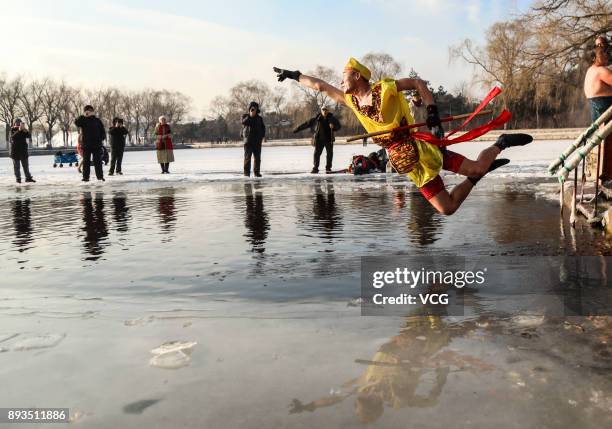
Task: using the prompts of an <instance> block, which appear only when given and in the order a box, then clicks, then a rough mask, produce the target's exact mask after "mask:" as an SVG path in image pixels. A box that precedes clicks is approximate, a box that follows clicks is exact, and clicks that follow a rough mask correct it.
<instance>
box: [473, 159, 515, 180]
mask: <svg viewBox="0 0 612 429" xmlns="http://www.w3.org/2000/svg"><path fill="white" fill-rule="evenodd" d="M509 162H510V160H509V159H507V158H499V159H496V160H495V161H493V162H492V163H491V166H490V167H489V169H488V170H487V173H490V172H491V171H493V170H496V169H498V168H499V167H503V166H504V165H506V164H508V163H509ZM487 173H485V174H484V175H482V176H480V177H468V180H469V181H470V182H472V185H476V183H478V182H479V181H480V179H482V178H483V177H484V176H486V175H487Z"/></svg>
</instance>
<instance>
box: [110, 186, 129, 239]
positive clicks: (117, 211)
mask: <svg viewBox="0 0 612 429" xmlns="http://www.w3.org/2000/svg"><path fill="white" fill-rule="evenodd" d="M129 210H130V209H129V207H128V206H127V196H126V195H125V193H123V192H117V193H114V194H113V220H114V222H115V224H116V225H117V226H116V228H115V229H116V230H117V232H127V230H128V220H129V217H130V216H129V213H128V211H129Z"/></svg>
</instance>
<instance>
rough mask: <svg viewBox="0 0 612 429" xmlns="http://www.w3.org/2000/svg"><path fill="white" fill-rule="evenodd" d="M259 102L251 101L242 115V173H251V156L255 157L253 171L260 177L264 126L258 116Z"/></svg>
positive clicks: (246, 174) (247, 174) (264, 135)
mask: <svg viewBox="0 0 612 429" xmlns="http://www.w3.org/2000/svg"><path fill="white" fill-rule="evenodd" d="M259 113H260V110H259V104H257V103H256V102H254V101H251V104H249V113H246V114H244V115H242V126H243V128H242V138H243V139H244V175H245V176H247V177H248V176H250V175H251V156H253V157H255V165H254V166H253V172H254V173H255V177H261V174H260V172H259V169H260V166H261V144H262V142H263V139H264V138H265V137H266V126H265V124H264V121H263V118H262V117H261V116H259Z"/></svg>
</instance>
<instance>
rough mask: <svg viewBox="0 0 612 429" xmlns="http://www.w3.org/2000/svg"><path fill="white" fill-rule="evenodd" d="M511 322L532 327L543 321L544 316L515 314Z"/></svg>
mask: <svg viewBox="0 0 612 429" xmlns="http://www.w3.org/2000/svg"><path fill="white" fill-rule="evenodd" d="M512 323H513V324H515V325H517V326H522V327H524V328H533V327H536V326H540V325H541V324H542V323H544V316H529V315H523V316H515V317H513V318H512Z"/></svg>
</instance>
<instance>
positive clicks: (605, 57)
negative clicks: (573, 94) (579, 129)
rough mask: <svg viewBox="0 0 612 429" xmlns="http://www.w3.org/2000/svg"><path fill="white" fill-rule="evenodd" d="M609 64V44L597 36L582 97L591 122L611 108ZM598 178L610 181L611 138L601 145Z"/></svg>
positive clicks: (611, 91)
mask: <svg viewBox="0 0 612 429" xmlns="http://www.w3.org/2000/svg"><path fill="white" fill-rule="evenodd" d="M609 64H610V44H609V43H608V40H607V38H606V37H604V36H599V37H598V38H597V39H595V49H594V52H593V64H592V65H591V67H589V69H588V70H587V72H586V76H585V77H584V95H586V97H587V99H588V100H589V104H590V105H591V121H595V120H596V119H597V118H599V117H600V116H601V115H602V114H603V113H604V112H605V111H606V110H608V108H609V107H610V106H612V71H611V70H610V68H609V67H608V66H609ZM602 127H603V124H602ZM600 147H601V146H600ZM599 150H601V149H599ZM598 153H599V152H598ZM594 162H596V161H594ZM598 176H599V177H600V179H601V180H611V179H612V136H608V138H607V139H606V141H605V142H604V143H603V159H602V163H601V167H600V172H599V173H598Z"/></svg>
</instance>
